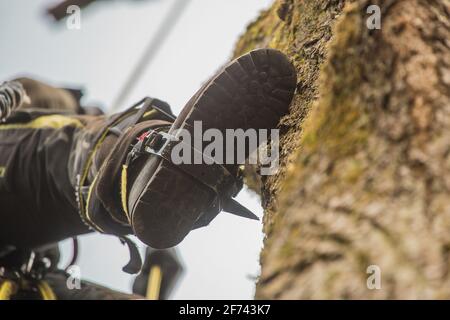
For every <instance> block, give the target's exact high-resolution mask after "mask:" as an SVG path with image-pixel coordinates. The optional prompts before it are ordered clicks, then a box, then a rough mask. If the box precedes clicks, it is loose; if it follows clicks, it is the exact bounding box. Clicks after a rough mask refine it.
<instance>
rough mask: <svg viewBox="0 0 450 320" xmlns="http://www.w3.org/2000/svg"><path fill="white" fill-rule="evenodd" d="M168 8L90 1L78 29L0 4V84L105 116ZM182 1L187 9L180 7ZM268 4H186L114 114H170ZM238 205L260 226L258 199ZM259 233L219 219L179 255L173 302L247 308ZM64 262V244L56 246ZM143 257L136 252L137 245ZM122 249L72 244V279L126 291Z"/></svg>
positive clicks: (94, 237)
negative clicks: (62, 91) (133, 108)
mask: <svg viewBox="0 0 450 320" xmlns="http://www.w3.org/2000/svg"><path fill="white" fill-rule="evenodd" d="M174 1H176V0H139V1H136V0H135V1H126V0H116V1H106V0H103V1H96V2H95V3H93V4H91V5H89V7H88V8H87V9H86V10H83V11H82V13H81V28H80V29H69V28H67V25H66V21H64V20H63V21H61V22H60V23H56V22H55V21H54V20H53V19H52V18H51V17H50V16H48V15H46V9H48V8H49V7H52V6H53V5H54V4H55V3H58V2H60V1H49V0H34V1H29V0H14V1H8V0H0V16H1V17H0V21H1V22H0V24H1V28H0V40H1V42H0V57H1V64H0V81H3V80H8V79H11V78H14V77H17V76H29V77H33V78H36V79H38V80H42V81H44V82H48V83H50V84H52V85H55V86H61V87H74V88H83V89H84V93H85V95H84V98H83V103H84V104H85V105H98V106H101V107H102V108H103V110H104V111H105V112H107V113H108V112H110V111H111V110H110V109H111V106H112V105H113V104H114V102H115V101H117V97H118V95H119V92H120V91H121V90H122V88H123V87H124V85H125V83H126V81H127V78H128V77H129V75H130V73H131V72H132V70H133V68H134V67H135V65H136V63H137V61H138V60H139V59H140V57H141V56H142V54H143V52H144V50H145V48H146V47H147V46H148V44H149V43H150V42H151V39H153V37H154V36H155V32H156V31H157V29H158V27H159V26H160V24H161V23H162V21H164V19H165V17H166V16H167V15H168V13H169V12H170V10H171V8H173V6H174V4H175V2H174ZM186 1H187V0H186ZM270 3H271V0H245V1H242V0H227V1H223V0H191V1H189V3H188V4H187V5H186V7H185V8H184V10H183V11H182V12H181V15H180V18H179V19H177V21H174V23H175V24H174V25H173V29H172V31H171V32H170V33H169V34H167V35H165V36H164V42H163V43H162V45H161V46H160V47H159V48H158V51H157V52H156V54H155V55H154V57H153V59H152V60H151V61H150V63H149V64H148V66H147V68H145V69H143V70H142V71H143V73H142V77H141V78H140V80H139V81H138V82H137V84H136V85H135V86H133V87H132V90H130V91H129V95H128V96H127V97H126V98H125V99H124V100H123V102H122V103H120V104H119V105H118V109H117V110H118V111H119V110H121V109H124V108H126V107H128V106H129V105H130V104H131V103H133V102H135V101H137V100H139V99H140V98H142V97H144V96H153V97H157V98H160V99H162V100H165V101H167V102H168V103H169V104H170V105H171V106H172V110H173V111H174V113H175V114H178V113H179V112H180V110H181V108H182V107H183V106H184V104H185V103H186V102H187V101H188V100H189V98H190V97H191V96H192V95H193V94H194V93H195V91H196V90H197V89H198V88H199V87H200V86H201V84H202V83H203V82H205V81H206V80H207V79H208V77H210V76H211V75H212V74H213V73H214V72H215V71H216V70H217V69H218V68H219V67H220V66H221V65H223V64H224V63H226V62H227V61H228V60H229V59H230V57H231V53H232V50H233V46H234V44H235V43H236V41H237V39H238V37H239V35H240V34H241V33H243V32H244V30H245V27H246V25H248V24H249V23H250V22H251V21H252V20H253V19H255V18H256V17H257V15H258V13H259V12H260V11H261V10H262V9H265V8H267V7H268V6H269V4H270ZM238 200H239V201H240V202H241V203H242V204H244V205H245V206H246V207H247V208H249V209H250V210H252V211H253V212H255V213H256V214H257V215H258V216H259V217H262V209H261V206H260V204H259V199H258V198H257V196H255V195H253V194H252V193H251V192H250V191H248V190H244V191H242V192H241V194H240V195H239V196H238ZM262 239H263V234H262V224H261V222H256V221H252V220H247V219H242V218H238V217H235V216H231V215H228V214H226V213H223V214H221V215H219V216H218V217H217V218H216V219H215V220H214V221H213V222H212V223H211V225H210V226H208V227H207V228H202V229H199V230H196V231H194V232H191V234H189V235H188V237H187V238H186V239H185V240H184V241H183V242H182V243H181V244H180V245H179V246H178V249H179V253H180V258H181V260H182V263H183V265H184V267H185V272H184V275H183V277H182V279H181V281H180V282H179V285H178V286H177V287H176V289H175V291H174V293H173V295H172V298H173V299H252V298H253V294H254V287H255V285H254V283H255V278H256V277H257V276H258V274H259V262H258V260H259V252H260V250H261V246H262ZM60 247H61V249H62V254H63V259H62V262H61V265H66V264H67V262H68V261H69V260H70V257H71V254H72V252H71V251H72V249H71V242H70V241H64V242H62V243H61V245H60ZM141 247H142V250H143V249H144V248H143V247H144V246H143V245H142V244H141ZM127 261H128V250H127V249H126V247H124V246H122V245H121V244H120V242H119V241H118V240H117V239H116V238H115V237H112V236H106V235H99V234H91V235H86V236H83V237H80V257H79V259H78V265H79V266H80V268H81V276H82V278H84V279H86V280H91V281H93V282H97V283H99V284H102V285H106V286H108V287H110V288H113V289H117V290H121V291H124V292H131V282H132V279H133V276H130V275H128V274H125V273H124V272H122V270H121V269H122V266H123V265H124V264H125V263H126V262H127Z"/></svg>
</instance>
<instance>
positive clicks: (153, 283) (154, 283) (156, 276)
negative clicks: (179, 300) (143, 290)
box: [146, 266, 162, 300]
mask: <svg viewBox="0 0 450 320" xmlns="http://www.w3.org/2000/svg"><path fill="white" fill-rule="evenodd" d="M161 282H162V270H161V268H160V267H159V266H154V267H152V269H151V270H150V275H149V277H148V284H147V295H146V296H147V299H149V300H158V299H159V292H160V290H161Z"/></svg>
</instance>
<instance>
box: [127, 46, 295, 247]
mask: <svg viewBox="0 0 450 320" xmlns="http://www.w3.org/2000/svg"><path fill="white" fill-rule="evenodd" d="M296 81H297V79H296V72H295V69H294V67H293V66H292V65H291V63H290V62H289V60H288V59H287V57H286V56H285V55H284V54H282V53H281V52H279V51H277V50H273V49H258V50H255V51H252V52H250V53H248V54H245V55H243V56H241V57H240V58H238V59H236V60H234V61H233V62H231V63H230V64H228V65H227V66H226V67H224V68H223V69H222V70H221V71H220V72H219V73H218V74H217V75H216V76H215V77H213V78H212V79H211V80H210V81H209V82H207V83H206V85H204V86H203V87H202V88H201V89H200V90H199V91H198V92H197V93H196V95H194V97H193V98H192V99H191V100H190V101H189V102H188V104H187V105H186V106H185V107H184V109H183V110H182V112H181V114H180V116H179V117H178V118H177V120H176V121H175V123H174V124H173V126H172V129H171V131H172V130H174V129H177V128H181V127H184V124H185V123H187V124H189V125H190V126H188V127H187V128H191V129H192V127H191V126H193V124H194V121H202V126H203V130H206V129H209V128H216V129H219V130H221V131H224V130H225V129H239V128H241V129H244V130H247V129H249V128H253V129H271V128H275V127H276V126H277V124H278V122H279V120H280V118H281V117H282V116H283V115H285V114H286V113H287V112H288V109H289V105H290V103H291V100H292V97H293V95H294V92H295V87H296ZM188 130H189V129H188ZM191 133H192V132H191ZM150 161H151V162H153V163H150V162H149V164H148V165H146V166H144V168H143V170H142V171H143V175H141V177H139V179H137V180H136V181H135V183H134V184H133V187H132V191H131V194H132V195H131V196H130V201H129V208H130V209H131V210H130V212H131V218H132V226H133V229H134V231H135V234H136V235H137V236H138V238H139V239H140V240H141V241H143V242H144V243H146V244H147V245H149V246H151V247H154V248H168V247H172V246H174V245H177V244H178V243H180V242H181V241H182V240H183V239H184V237H185V236H186V235H187V234H188V233H189V232H190V231H191V230H192V228H193V225H194V223H195V221H196V220H197V219H198V218H199V216H200V215H201V214H202V213H203V212H204V211H205V210H206V209H207V208H208V207H209V205H210V203H211V201H212V200H213V199H214V197H215V194H214V193H213V192H212V191H211V190H210V189H208V188H207V187H205V186H203V185H202V184H200V183H199V182H198V181H196V180H195V179H193V178H192V177H190V176H189V175H187V174H185V173H184V172H182V171H181V170H179V169H177V168H176V167H175V166H174V165H172V164H170V163H168V162H167V161H165V160H158V161H157V162H155V161H154V160H150ZM203 165H204V164H203Z"/></svg>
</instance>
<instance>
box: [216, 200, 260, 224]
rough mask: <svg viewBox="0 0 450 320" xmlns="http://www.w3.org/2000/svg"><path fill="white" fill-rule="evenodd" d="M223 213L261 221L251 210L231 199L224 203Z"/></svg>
mask: <svg viewBox="0 0 450 320" xmlns="http://www.w3.org/2000/svg"><path fill="white" fill-rule="evenodd" d="M222 210H223V211H225V212H228V213H231V214H234V215H237V216H239V217H243V218H247V219H252V220H259V218H258V217H257V216H256V215H255V214H254V213H253V212H251V211H250V210H248V209H247V208H246V207H244V206H243V205H241V204H240V203H239V202H237V201H236V200H234V199H229V200H227V201H225V202H224V204H223V209H222Z"/></svg>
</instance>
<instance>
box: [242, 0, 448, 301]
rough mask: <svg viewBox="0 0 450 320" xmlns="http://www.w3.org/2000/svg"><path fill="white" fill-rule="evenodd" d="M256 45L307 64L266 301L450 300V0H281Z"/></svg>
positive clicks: (279, 184) (284, 149) (273, 180)
mask: <svg viewBox="0 0 450 320" xmlns="http://www.w3.org/2000/svg"><path fill="white" fill-rule="evenodd" d="M372 4H376V5H378V6H379V7H380V8H381V29H380V30H377V29H375V30H369V28H368V27H367V24H366V23H367V19H368V18H369V17H370V16H371V13H367V12H366V9H367V7H368V6H369V5H372ZM256 47H273V48H278V49H280V50H282V51H283V52H285V53H286V54H287V55H288V56H290V57H291V59H292V61H293V63H294V64H295V66H296V68H297V70H298V89H297V93H296V96H295V98H294V101H293V103H292V106H291V112H290V114H289V115H287V116H286V117H285V118H284V119H282V121H281V124H280V129H281V133H282V138H281V168H280V170H279V172H278V173H277V174H276V175H274V176H270V177H268V178H265V179H263V181H262V192H261V196H262V199H263V204H264V207H265V211H266V212H265V217H264V231H265V233H266V239H265V245H264V249H263V252H262V254H261V264H262V273H261V276H260V279H259V281H258V284H257V291H256V297H257V298H264V299H265V298H268V299H283V298H284V299H298V298H300V299H314V298H333V299H336V298H337V299H340V298H351V299H360V298H394V299H396V298H406V299H408V298H446V299H448V298H450V272H449V271H450V270H449V266H450V2H449V1H448V0H440V1H439V0H434V1H419V0H404V1H389V0H372V1H366V0H361V1H348V0H347V1H344V0H341V1H340V0H321V1H319V0H315V1H309V0H284V1H276V2H275V3H274V5H273V6H272V8H270V9H268V10H267V11H266V12H264V13H262V14H261V16H260V17H259V18H258V19H257V21H255V22H254V23H253V24H251V25H250V26H249V27H248V30H247V32H246V33H245V34H244V35H243V36H242V38H241V39H240V40H239V42H238V44H237V47H236V52H235V55H239V54H242V53H244V52H246V51H248V50H251V49H253V48H256ZM249 180H252V179H249ZM253 185H254V184H253ZM372 265H374V266H375V267H374V268H375V269H371V268H369V269H368V267H369V266H372ZM378 268H379V269H378ZM373 270H376V272H375V271H373ZM378 271H381V277H380V279H381V288H379V287H378V288H379V289H377V288H373V287H372V286H371V284H373V283H372V282H371V281H372V280H373V278H371V276H372V275H376V276H377V275H379V273H378ZM372 272H373V273H372ZM368 279H369V280H368Z"/></svg>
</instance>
